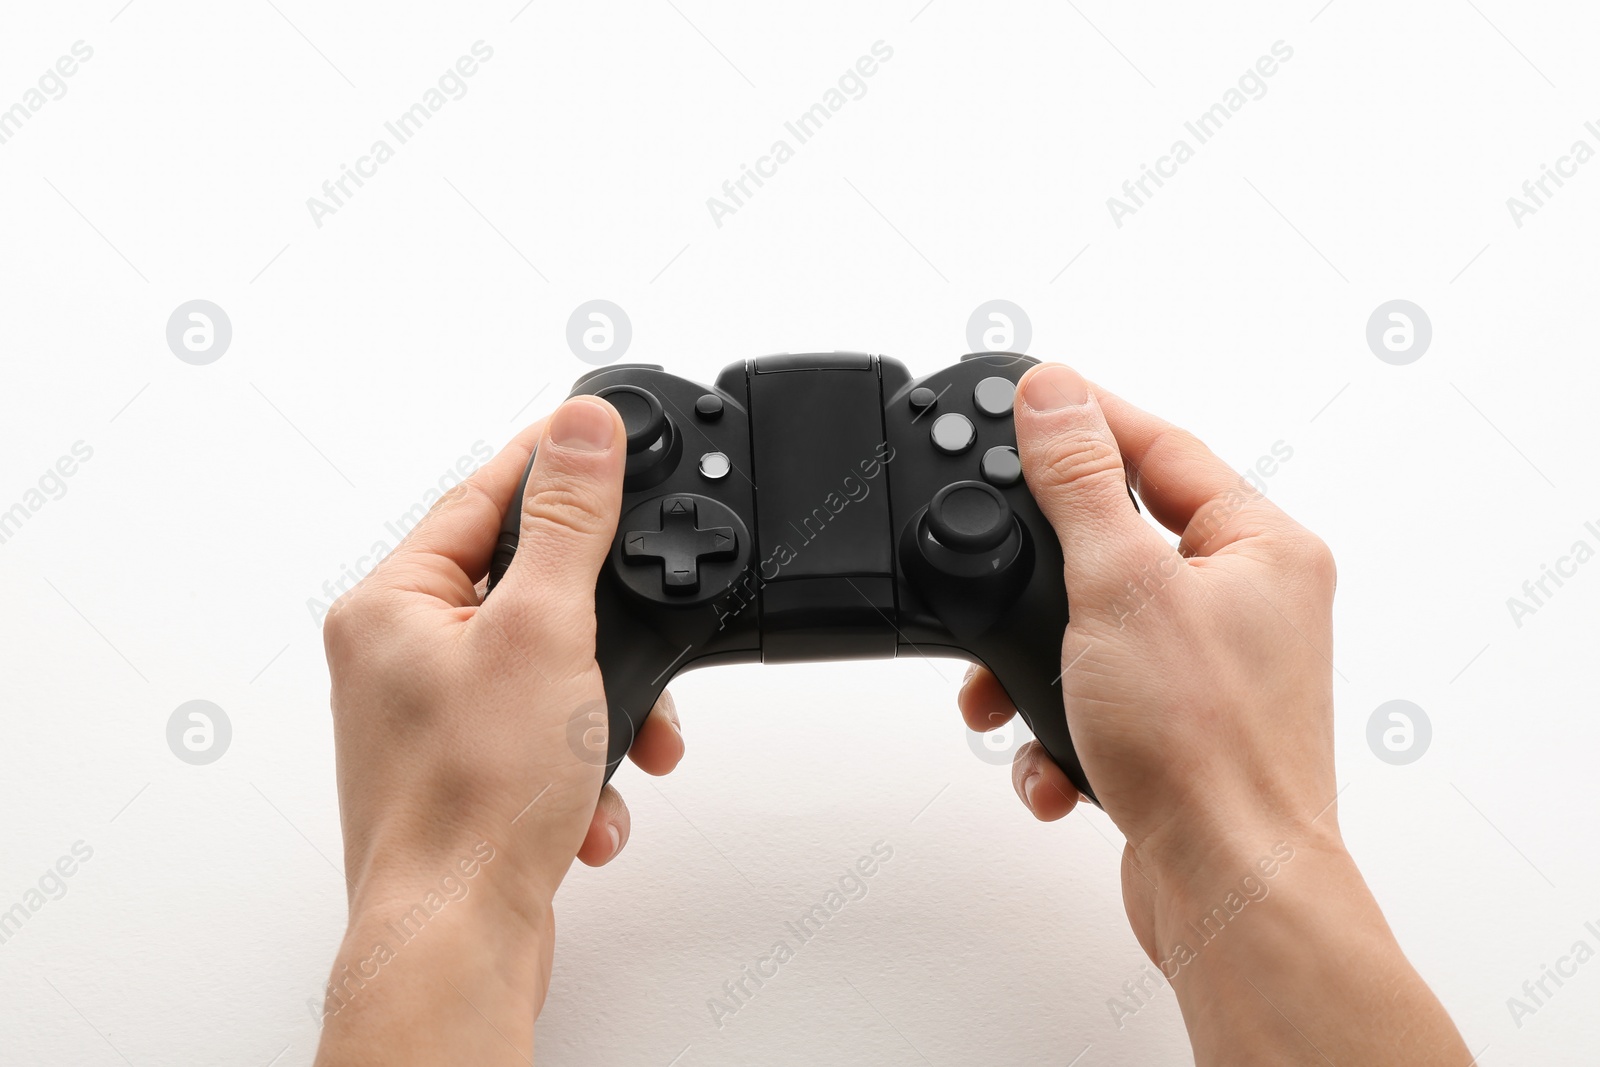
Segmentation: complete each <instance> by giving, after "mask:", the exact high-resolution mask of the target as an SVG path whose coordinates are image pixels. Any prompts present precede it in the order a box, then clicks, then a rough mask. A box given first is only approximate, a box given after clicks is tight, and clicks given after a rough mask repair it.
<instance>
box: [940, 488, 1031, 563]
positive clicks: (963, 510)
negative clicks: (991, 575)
mask: <svg viewBox="0 0 1600 1067" xmlns="http://www.w3.org/2000/svg"><path fill="white" fill-rule="evenodd" d="M1012 526H1013V522H1012V518H1011V506H1010V505H1009V504H1007V503H1006V498H1005V497H1003V496H1001V495H1000V491H999V490H998V489H996V488H995V487H994V486H992V485H988V484H986V483H984V482H956V483H954V484H953V485H947V486H945V487H944V488H943V489H941V490H939V491H938V492H937V493H935V494H934V495H933V502H932V503H931V504H929V505H928V532H929V533H930V534H932V535H933V538H934V540H936V541H938V542H939V543H940V544H941V545H943V546H945V547H946V548H949V549H953V550H955V551H957V552H988V551H990V550H991V549H995V548H999V547H1000V545H1002V544H1004V543H1005V540H1006V538H1007V537H1009V536H1011V530H1012Z"/></svg>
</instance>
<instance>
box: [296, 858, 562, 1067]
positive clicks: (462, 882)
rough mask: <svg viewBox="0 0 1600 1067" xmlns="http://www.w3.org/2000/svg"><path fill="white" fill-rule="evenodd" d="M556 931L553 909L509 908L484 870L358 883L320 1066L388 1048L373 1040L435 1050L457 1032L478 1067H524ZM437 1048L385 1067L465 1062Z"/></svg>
mask: <svg viewBox="0 0 1600 1067" xmlns="http://www.w3.org/2000/svg"><path fill="white" fill-rule="evenodd" d="M490 866H491V867H492V861H490ZM451 887H454V888H451ZM553 929H554V922H553V917H552V913H551V911H550V908H549V904H548V902H541V901H534V902H531V903H530V902H528V901H517V902H513V901H512V900H511V899H510V898H509V896H508V894H506V893H504V892H502V891H501V887H500V883H498V882H496V881H493V880H492V879H490V878H489V877H488V872H487V871H486V870H483V869H480V870H479V872H478V873H477V874H476V875H475V876H473V877H471V878H466V877H463V876H461V875H460V869H459V868H457V872H456V874H455V875H443V874H441V875H437V876H435V877H434V878H432V879H431V880H430V879H429V878H428V877H426V876H421V877H418V876H416V875H413V876H411V877H382V878H370V879H367V880H365V881H363V882H362V883H361V884H360V885H359V886H357V887H356V889H355V892H354V895H353V898H352V904H351V910H350V921H349V925H348V927H347V928H346V931H345V936H344V940H343V942H342V943H341V945H340V947H339V952H338V955H337V957H336V958H335V960H334V964H333V969H332V972H331V974H330V975H329V978H328V986H327V995H326V997H325V998H324V1015H323V1023H324V1030H323V1052H324V1056H325V1057H326V1059H325V1060H319V1063H320V1062H328V1063H341V1064H342V1063H344V1062H346V1058H345V1056H344V1053H345V1052H346V1051H348V1050H351V1049H360V1048H369V1047H371V1046H372V1045H373V1043H374V1042H380V1043H381V1040H387V1039H386V1038H385V1039H381V1040H380V1038H379V1037H378V1036H377V1035H383V1034H394V1033H402V1032H408V1033H414V1034H426V1035H437V1036H438V1040H439V1041H441V1042H442V1041H443V1040H444V1036H443V1035H449V1034H452V1033H460V1032H461V1028H462V1027H466V1028H467V1029H468V1031H469V1032H470V1033H472V1034H473V1035H475V1036H474V1041H477V1040H479V1039H481V1040H482V1042H483V1044H484V1045H485V1046H486V1047H485V1048H483V1049H480V1050H479V1054H478V1056H477V1058H476V1059H475V1062H482V1063H486V1064H487V1063H499V1062H501V1058H500V1057H505V1058H506V1062H513V1063H515V1062H523V1063H525V1062H528V1056H529V1055H530V1054H531V1050H532V1042H533V1021H534V1019H535V1017H536V1016H537V1015H538V1013H539V1010H540V1008H541V1007H542V1006H543V1004H544V998H545V995H546V993H547V992H548V987H549V979H550V964H551V957H552V948H553V936H552V935H553ZM484 1020H488V1022H489V1023H490V1025H489V1026H488V1027H484V1026H483V1021H484ZM433 1040H434V1038H433V1037H432V1036H429V1037H418V1038H417V1039H416V1040H414V1041H412V1042H411V1043H410V1044H408V1046H407V1047H406V1048H405V1049H403V1050H402V1049H394V1050H391V1052H389V1053H387V1054H386V1055H387V1059H386V1062H389V1063H393V1064H396V1065H399V1064H411V1063H417V1064H423V1063H437V1062H455V1059H454V1058H455V1057H456V1056H457V1055H460V1054H461V1049H460V1048H457V1047H454V1046H451V1047H445V1045H440V1047H437V1048H435V1047H434V1046H433V1044H432V1041H433ZM362 1062H365V1060H363V1061H362Z"/></svg>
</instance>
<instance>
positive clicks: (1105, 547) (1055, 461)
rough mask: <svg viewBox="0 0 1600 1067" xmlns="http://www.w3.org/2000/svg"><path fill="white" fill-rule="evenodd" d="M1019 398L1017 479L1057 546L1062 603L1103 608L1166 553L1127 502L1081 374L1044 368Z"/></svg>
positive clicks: (1109, 441)
mask: <svg viewBox="0 0 1600 1067" xmlns="http://www.w3.org/2000/svg"><path fill="white" fill-rule="evenodd" d="M1017 395H1018V402H1017V405H1016V426H1017V451H1018V452H1019V453H1020V454H1021V456H1022V471H1023V476H1024V477H1025V478H1026V479H1027V482H1028V488H1029V489H1030V490H1031V491H1032V492H1033V498H1034V499H1035V500H1036V501H1038V503H1039V508H1040V510H1041V511H1043V512H1044V515H1045V518H1047V519H1048V520H1050V525H1051V526H1052V527H1054V528H1055V531H1056V536H1057V537H1058V538H1060V540H1061V548H1062V555H1063V556H1064V557H1065V560H1066V576H1065V577H1066V583H1067V590H1068V596H1069V597H1071V598H1074V602H1075V603H1079V604H1085V605H1087V604H1097V603H1104V602H1106V601H1107V600H1109V599H1110V598H1112V597H1114V596H1116V595H1117V594H1118V593H1120V592H1122V591H1123V589H1125V587H1126V586H1127V583H1128V582H1129V581H1130V580H1137V578H1138V576H1139V575H1140V574H1141V572H1142V569H1143V568H1146V567H1150V566H1152V565H1159V563H1160V561H1162V560H1164V559H1166V558H1167V557H1170V556H1171V554H1172V550H1171V548H1169V547H1168V546H1167V544H1166V542H1165V541H1163V540H1162V539H1161V537H1160V535H1159V534H1157V533H1156V532H1155V530H1153V529H1151V528H1150V527H1149V526H1148V525H1146V524H1145V521H1144V520H1143V519H1142V518H1140V517H1139V513H1138V512H1137V511H1136V510H1135V509H1134V506H1133V502H1132V501H1131V500H1130V499H1129V498H1128V480H1127V475H1126V473H1125V472H1124V470H1123V466H1122V453H1121V452H1120V451H1118V449H1117V440H1116V438H1115V437H1114V436H1112V433H1111V428H1110V426H1108V425H1107V424H1106V418H1105V415H1104V413H1103V412H1101V410H1100V404H1099V402H1098V401H1097V400H1096V399H1095V396H1094V391H1093V390H1092V389H1091V388H1090V386H1089V383H1088V382H1086V381H1084V379H1083V377H1082V375H1080V374H1078V372H1077V371H1075V370H1073V369H1072V368H1071V367H1064V366H1062V365H1061V364H1059V363H1046V364H1043V365H1041V366H1038V367H1035V368H1033V369H1032V370H1030V371H1029V372H1028V373H1027V374H1026V375H1024V376H1023V379H1022V381H1021V383H1020V385H1019V387H1018V390H1017Z"/></svg>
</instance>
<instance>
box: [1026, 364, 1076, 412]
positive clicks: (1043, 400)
mask: <svg viewBox="0 0 1600 1067" xmlns="http://www.w3.org/2000/svg"><path fill="white" fill-rule="evenodd" d="M1088 399H1089V383H1088V382H1086V381H1084V380H1083V375H1081V374H1079V373H1078V372H1077V371H1075V370H1073V369H1072V368H1071V367H1063V366H1061V365H1060V364H1049V365H1047V366H1044V367H1040V368H1039V369H1038V370H1036V371H1034V372H1033V373H1032V374H1030V375H1028V380H1027V382H1026V383H1025V384H1024V385H1023V386H1022V400H1023V403H1025V404H1027V405H1028V406H1029V407H1030V408H1032V409H1033V410H1035V411H1059V410H1061V409H1062V408H1068V407H1075V406H1077V405H1078V404H1082V403H1083V402H1084V401H1086V400H1088Z"/></svg>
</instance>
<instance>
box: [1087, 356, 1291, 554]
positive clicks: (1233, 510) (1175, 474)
mask: <svg viewBox="0 0 1600 1067" xmlns="http://www.w3.org/2000/svg"><path fill="white" fill-rule="evenodd" d="M1094 388H1095V395H1096V396H1098V397H1099V398H1100V407H1101V410H1103V411H1104V412H1105V416H1106V423H1107V424H1108V425H1109V426H1110V427H1111V432H1112V435H1113V436H1115V437H1116V439H1117V446H1118V448H1120V449H1121V450H1122V460H1123V463H1124V464H1125V466H1126V468H1127V471H1128V476H1129V478H1130V479H1131V480H1132V482H1133V487H1134V490H1135V491H1136V492H1137V493H1138V494H1139V498H1140V499H1141V500H1143V501H1144V502H1145V505H1146V506H1147V507H1148V508H1149V509H1150V514H1151V515H1153V516H1154V517H1155V519H1156V521H1158V522H1160V523H1161V525H1163V526H1165V527H1166V528H1167V529H1169V530H1171V531H1172V532H1173V533H1175V534H1178V535H1180V540H1179V543H1178V550H1179V552H1181V553H1182V554H1183V555H1185V556H1209V555H1213V554H1215V553H1217V552H1220V551H1222V550H1224V549H1226V548H1228V547H1230V546H1232V545H1235V544H1238V543H1240V542H1242V541H1245V540H1248V539H1250V538H1252V537H1255V536H1257V535H1259V534H1261V533H1265V532H1270V531H1276V530H1281V529H1284V528H1286V527H1287V526H1288V525H1291V524H1292V523H1291V520H1290V519H1289V517H1288V516H1287V515H1285V514H1284V513H1283V511H1282V510H1280V509H1279V508H1278V506H1277V505H1276V504H1274V503H1272V502H1271V501H1270V500H1268V499H1267V498H1266V496H1264V495H1263V494H1262V493H1261V491H1260V490H1258V489H1257V488H1256V487H1255V486H1253V485H1251V484H1250V482H1248V481H1246V480H1245V478H1244V477H1243V476H1242V475H1240V474H1239V473H1238V472H1237V471H1235V470H1234V469H1233V468H1232V467H1230V466H1228V465H1227V464H1226V463H1224V462H1223V461H1222V459H1221V458H1220V457H1218V456H1217V454H1216V453H1215V452H1213V451H1211V449H1209V448H1207V447H1206V445H1205V443H1204V442H1203V441H1201V440H1200V439H1199V438H1198V437H1196V436H1195V435H1194V434H1192V433H1190V432H1189V431H1188V430H1184V429H1182V428H1180V427H1177V426H1174V425H1173V424H1172V423H1170V422H1167V421H1166V420H1165V419H1162V418H1158V417H1157V416H1155V415H1151V414H1150V413H1149V412H1147V411H1142V410H1140V409H1139V408H1137V407H1134V406H1133V405H1132V404H1130V403H1128V402H1127V401H1126V400H1123V399H1122V398H1121V397H1119V396H1117V395H1116V394H1114V393H1108V392H1106V391H1105V390H1103V389H1101V388H1100V387H1099V386H1098V385H1096V386H1095V387H1094Z"/></svg>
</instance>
